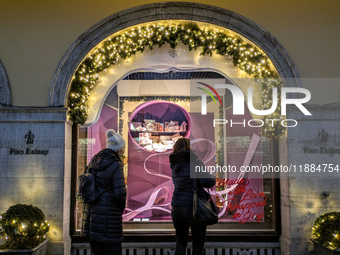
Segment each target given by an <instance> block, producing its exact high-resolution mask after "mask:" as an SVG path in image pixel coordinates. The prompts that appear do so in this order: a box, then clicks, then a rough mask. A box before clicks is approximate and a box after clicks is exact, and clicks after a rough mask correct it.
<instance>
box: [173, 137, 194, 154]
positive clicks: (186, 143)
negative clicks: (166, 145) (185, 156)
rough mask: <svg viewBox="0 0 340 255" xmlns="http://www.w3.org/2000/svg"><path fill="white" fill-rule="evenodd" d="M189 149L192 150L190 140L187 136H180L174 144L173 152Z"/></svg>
mask: <svg viewBox="0 0 340 255" xmlns="http://www.w3.org/2000/svg"><path fill="white" fill-rule="evenodd" d="M189 150H191V147H190V140H189V139H187V138H178V139H177V141H176V143H175V145H174V151H173V154H176V153H178V152H180V151H189Z"/></svg>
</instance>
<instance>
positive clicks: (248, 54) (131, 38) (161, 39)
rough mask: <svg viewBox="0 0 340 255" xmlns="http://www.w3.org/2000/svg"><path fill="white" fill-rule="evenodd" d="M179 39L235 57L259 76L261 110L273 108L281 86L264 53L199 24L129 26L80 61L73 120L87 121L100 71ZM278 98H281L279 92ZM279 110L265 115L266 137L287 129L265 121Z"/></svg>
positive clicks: (172, 44) (237, 63) (204, 50)
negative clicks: (88, 102) (89, 100)
mask: <svg viewBox="0 0 340 255" xmlns="http://www.w3.org/2000/svg"><path fill="white" fill-rule="evenodd" d="M178 42H182V43H183V44H184V45H186V46H187V47H188V48H189V50H198V52H199V54H200V55H206V54H209V55H210V56H212V54H218V55H222V56H229V57H232V58H233V63H234V65H235V66H237V67H239V68H240V69H241V70H243V71H244V72H246V73H247V74H248V75H250V76H252V77H256V78H258V80H257V83H258V84H259V85H260V86H259V93H261V94H262V96H261V109H268V108H270V106H271V103H272V88H273V87H281V85H280V83H278V82H277V81H276V79H274V78H276V77H277V74H276V73H275V72H274V71H272V70H271V69H270V60H269V59H268V57H267V56H266V55H265V54H264V53H263V52H261V51H260V50H258V49H257V48H255V47H254V46H252V45H250V44H249V43H247V42H245V41H243V40H242V39H240V38H236V37H235V36H231V35H228V34H227V33H226V32H221V31H217V30H215V29H206V28H202V27H199V26H198V25H197V24H192V23H190V24H177V25H158V24H153V25H148V26H143V27H134V28H130V29H127V30H124V31H122V32H121V33H120V34H119V35H116V36H113V37H112V38H108V39H107V40H105V41H104V42H103V44H102V46H101V47H100V48H98V49H97V50H96V51H95V52H94V53H93V54H92V55H91V56H89V57H88V58H86V59H85V60H84V61H83V62H82V63H81V64H80V66H79V68H78V70H77V71H76V72H75V75H74V77H73V80H72V83H71V92H70V96H69V108H70V111H69V115H70V119H71V120H72V121H74V122H75V123H79V124H84V123H85V121H86V119H87V111H88V108H87V101H88V99H89V96H90V92H91V90H93V88H94V87H95V86H96V81H97V80H98V79H99V78H100V73H101V72H103V71H106V70H107V68H108V67H110V66H111V65H115V64H116V63H118V62H119V61H120V60H121V59H126V58H130V57H131V56H132V55H134V54H136V53H137V52H143V51H144V50H145V49H146V48H150V49H151V50H152V49H153V47H154V46H156V45H158V46H159V47H161V46H162V45H164V44H165V43H168V44H170V47H171V48H176V46H177V44H178ZM264 78H265V79H264ZM278 93H280V92H278ZM278 98H279V100H280V96H279V94H278ZM278 103H279V102H278ZM279 111H280V108H279V107H278V108H277V109H276V112H274V113H273V114H271V115H270V116H265V117H264V118H263V119H264V123H265V124H264V126H263V127H264V128H263V130H264V133H265V134H266V135H267V136H277V135H281V134H283V133H284V130H285V128H284V127H283V126H282V125H280V123H279V122H275V123H272V124H273V125H270V123H268V121H266V119H273V118H275V119H280V117H278V116H279Z"/></svg>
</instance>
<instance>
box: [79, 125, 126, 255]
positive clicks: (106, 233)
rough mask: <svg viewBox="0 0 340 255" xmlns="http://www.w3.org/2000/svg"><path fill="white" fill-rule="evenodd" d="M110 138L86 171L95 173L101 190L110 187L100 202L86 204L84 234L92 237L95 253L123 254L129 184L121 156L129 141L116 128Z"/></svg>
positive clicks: (83, 223) (111, 131) (93, 252)
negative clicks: (127, 188)
mask: <svg viewBox="0 0 340 255" xmlns="http://www.w3.org/2000/svg"><path fill="white" fill-rule="evenodd" d="M106 137H107V140H106V149H103V150H101V151H100V152H99V153H98V154H97V155H95V156H94V157H93V158H92V159H91V162H90V164H89V165H88V166H87V167H86V170H85V171H86V172H92V174H94V176H95V187H96V189H97V190H98V191H99V192H102V191H105V190H107V191H105V192H104V193H102V195H101V196H100V198H99V200H98V201H96V202H94V203H93V204H85V205H84V210H83V219H82V230H81V235H82V236H85V237H87V238H89V239H90V245H91V250H92V255H106V254H115V255H120V254H122V246H121V243H122V241H123V227H122V214H123V211H124V209H125V201H126V187H125V181H124V173H123V163H122V161H121V159H120V157H121V156H122V155H123V154H124V150H125V141H124V139H123V138H122V137H121V136H120V135H119V134H117V133H116V132H115V131H114V130H112V129H110V130H108V131H107V132H106Z"/></svg>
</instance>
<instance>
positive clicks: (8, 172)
mask: <svg viewBox="0 0 340 255" xmlns="http://www.w3.org/2000/svg"><path fill="white" fill-rule="evenodd" d="M0 123H1V128H0V137H1V139H0V165H1V171H0V201H1V203H0V211H2V212H3V211H4V210H6V209H7V208H8V207H9V206H11V205H14V204H17V203H26V204H32V205H34V206H37V207H39V208H40V209H41V210H42V211H43V212H44V214H45V217H46V219H47V220H48V221H49V223H50V225H51V227H50V231H49V232H48V238H50V239H51V241H50V243H49V245H48V254H56V255H57V254H58V255H59V254H63V253H64V249H65V251H68V250H69V249H70V237H69V220H70V188H71V182H70V180H71V126H72V123H71V122H68V121H67V109H66V108H39V109H37V108H31V109H27V108H26V109H25V108H2V109H0ZM32 142H33V143H32ZM65 254H68V252H65Z"/></svg>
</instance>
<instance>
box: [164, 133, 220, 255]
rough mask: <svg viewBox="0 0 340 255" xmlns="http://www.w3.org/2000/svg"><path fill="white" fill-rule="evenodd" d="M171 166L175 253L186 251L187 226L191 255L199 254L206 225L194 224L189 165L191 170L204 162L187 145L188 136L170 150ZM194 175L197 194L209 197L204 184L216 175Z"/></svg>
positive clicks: (178, 254)
mask: <svg viewBox="0 0 340 255" xmlns="http://www.w3.org/2000/svg"><path fill="white" fill-rule="evenodd" d="M169 160H170V167H171V170H172V180H173V183H174V185H175V190H174V193H173V197H172V201H171V206H172V210H171V216H172V221H173V224H174V227H175V229H176V251H175V255H185V254H186V248H187V243H188V233H189V227H191V233H192V238H193V244H192V246H193V253H192V254H193V255H202V254H203V248H204V241H205V234H206V229H207V226H206V225H205V224H199V225H198V224H193V223H192V218H193V179H192V178H190V167H191V168H192V171H193V172H192V174H194V171H195V170H194V169H195V166H198V165H199V166H204V164H203V162H202V161H201V160H199V159H198V157H197V155H196V154H195V152H194V151H193V150H191V149H190V140H189V139H186V138H179V139H178V140H177V141H176V143H175V145H174V150H173V153H172V154H170V157H169ZM199 177H200V178H198V179H197V195H198V196H199V197H201V198H203V199H204V198H206V199H209V194H208V193H207V192H205V191H204V189H203V188H211V187H213V186H214V185H215V177H214V176H212V175H210V174H209V173H200V176H199Z"/></svg>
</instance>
